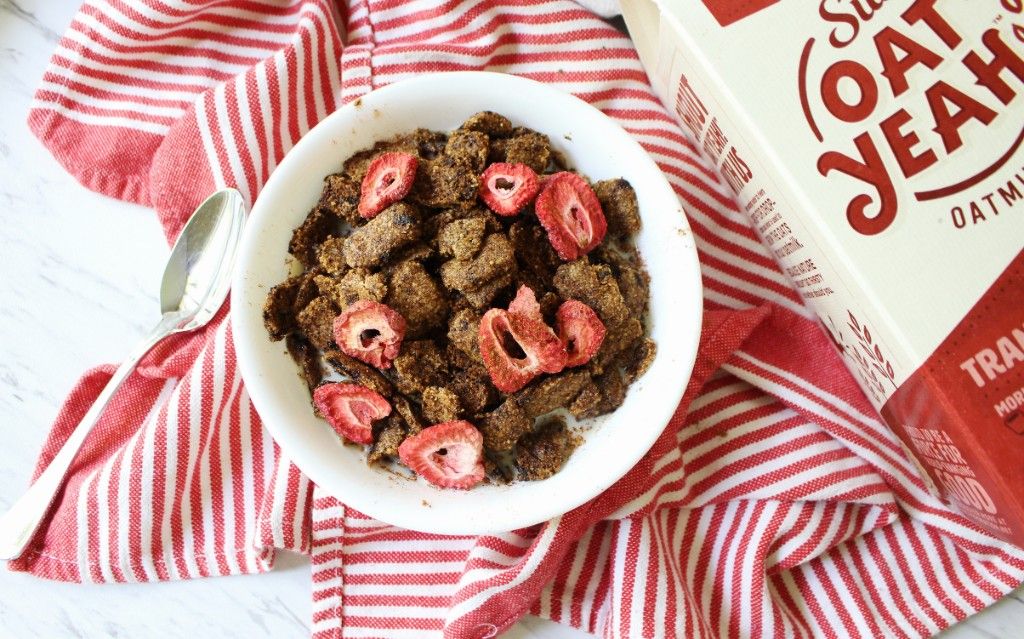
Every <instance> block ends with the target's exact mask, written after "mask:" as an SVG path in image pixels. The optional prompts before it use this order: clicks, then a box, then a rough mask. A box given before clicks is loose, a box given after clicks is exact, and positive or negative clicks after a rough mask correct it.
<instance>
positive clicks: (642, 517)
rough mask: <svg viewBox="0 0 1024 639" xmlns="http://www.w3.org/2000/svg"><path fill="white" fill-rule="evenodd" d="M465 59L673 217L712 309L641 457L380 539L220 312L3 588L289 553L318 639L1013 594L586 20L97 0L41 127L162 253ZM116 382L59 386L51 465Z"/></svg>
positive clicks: (356, 5) (686, 144)
mask: <svg viewBox="0 0 1024 639" xmlns="http://www.w3.org/2000/svg"><path fill="white" fill-rule="evenodd" d="M453 69H486V70H490V71H500V72H505V73H513V74H516V75H521V76H524V77H529V78H533V79H535V80H539V81H541V82H546V83H549V84H551V85H552V86H555V87H557V88H559V89H561V90H564V91H567V92H571V93H573V94H575V95H577V96H579V97H581V98H582V99H584V100H586V101H588V102H589V103H591V104H593V105H595V106H596V107H598V108H600V109H601V110H603V111H604V112H605V113H607V114H608V115H609V116H611V117H612V118H614V119H615V120H617V121H618V122H619V123H621V124H622V126H623V127H625V128H626V129H627V130H628V131H629V132H630V133H631V134H632V135H633V136H634V137H635V138H636V139H637V140H638V141H639V142H640V143H641V144H642V145H643V146H644V148H646V149H647V151H648V152H649V153H650V154H651V156H652V157H653V158H654V159H655V160H656V161H657V162H658V164H659V166H660V167H661V168H662V170H663V171H664V172H665V175H666V176H667V177H668V179H669V180H670V182H671V183H672V185H673V187H674V188H675V190H676V192H677V193H678V195H679V198H680V200H681V201H682V202H683V204H684V206H685V210H686V213H687V215H688V217H689V221H690V225H691V227H692V228H693V231H694V234H695V236H696V240H697V245H698V250H699V254H700V260H701V267H702V273H703V277H704V285H705V303H706V308H707V309H708V311H707V314H706V316H705V323H704V332H703V342H702V348H701V352H700V355H699V357H698V362H697V367H696V369H695V372H694V375H693V379H692V380H691V382H690V384H689V386H688V388H687V392H686V395H685V397H684V400H683V402H682V404H681V405H680V407H679V409H678V410H677V412H676V414H675V416H674V417H673V419H672V421H671V422H670V423H669V424H668V425H667V427H666V429H665V431H664V432H663V434H662V435H661V437H660V438H659V440H658V441H657V443H656V444H655V445H654V447H653V449H652V450H651V452H650V454H648V455H647V456H646V457H645V458H644V459H643V460H642V461H641V462H640V463H639V464H638V465H637V466H636V467H635V468H634V469H633V470H632V471H630V473H628V474H627V475H626V477H624V478H623V479H622V480H620V481H619V482H618V483H616V484H615V485H614V486H613V487H612V488H611V489H609V490H608V491H607V492H605V493H604V494H602V495H601V496H599V497H598V498H596V499H595V500H594V501H593V502H591V503H589V504H586V505H584V506H583V507H581V508H579V509H577V510H574V511H572V512H570V513H567V514H565V515H563V516H561V517H558V518H556V519H554V520H552V521H550V522H547V523H544V524H541V525H538V526H534V527H531V528H528V529H524V530H518V531H512V532H508V533H505V534H502V535H493V536H483V537H449V536H445V537H441V536H432V535H425V534H421V533H414V532H410V531H407V530H401V529H397V528H394V527H392V526H388V525H386V524H384V523H381V522H378V521H374V520H371V519H368V518H367V517H365V516H364V515H362V514H361V513H359V512H356V511H353V510H352V509H350V508H347V507H346V506H345V505H344V503H343V502H341V501H339V500H337V499H336V498H334V497H331V496H329V495H325V494H322V493H321V491H319V490H318V489H317V487H316V486H313V485H311V484H310V482H309V481H308V480H307V479H306V478H305V477H304V476H303V475H302V474H301V473H300V472H299V471H298V470H297V469H296V468H295V467H294V466H293V465H292V464H291V463H290V462H289V461H288V459H287V458H286V457H284V456H283V455H282V453H281V452H280V450H279V449H278V448H277V447H276V446H275V445H274V444H273V442H272V441H271V440H270V439H269V438H268V436H267V433H266V431H265V430H264V429H263V427H262V425H261V423H260V420H259V416H258V415H257V414H256V413H255V412H254V411H253V408H252V404H251V403H250V401H249V397H248V395H247V394H246V389H245V386H244V384H243V383H242V381H241V379H240V377H239V374H238V370H237V367H236V365H235V356H234V351H233V348H232V345H231V336H230V333H231V327H230V323H229V322H228V321H227V312H226V311H225V312H223V313H222V315H221V316H220V317H219V318H218V319H217V320H216V321H214V322H212V323H211V324H210V325H209V327H207V328H206V329H204V330H203V331H202V332H200V333H199V334H195V335H189V336H183V337H179V338H177V339H175V340H173V341H171V342H169V343H167V344H165V345H164V346H163V347H162V348H161V349H160V350H159V351H157V352H155V353H153V354H151V355H150V356H149V357H148V358H147V359H146V360H145V361H144V362H143V366H142V367H140V369H139V371H138V374H136V375H134V376H133V377H132V378H131V379H130V380H129V381H128V382H127V383H126V384H125V386H124V387H123V388H122V390H121V391H120V392H119V393H118V395H117V397H116V398H115V400H114V402H113V404H112V406H111V407H110V409H109V410H108V411H107V412H106V414H105V415H104V418H103V419H102V421H101V423H100V425H99V427H98V429H97V430H96V431H95V433H94V434H93V435H92V436H91V437H90V438H89V441H88V442H87V443H86V446H85V448H84V449H83V452H82V454H81V455H80V456H79V458H78V460H77V461H76V463H75V466H74V468H73V471H72V474H71V479H70V481H69V482H68V485H67V488H66V489H65V491H64V493H63V496H62V498H61V499H60V500H59V502H58V504H57V506H56V509H55V510H54V512H53V514H52V516H51V518H50V519H49V521H48V523H47V525H46V526H45V527H44V528H43V529H42V531H41V533H40V534H39V536H38V537H37V539H36V540H35V542H34V544H33V546H32V548H31V550H30V552H28V553H27V554H26V555H25V556H24V557H23V558H22V559H20V560H18V561H16V562H12V564H11V566H12V567H13V568H14V569H16V570H24V571H29V572H32V573H33V574H36V575H39V576H42V577H48V578H53V579H61V580H67V581H89V582H118V581H154V580H163V579H184V578H191V577H197V576H208V575H225V574H235V573H246V572H260V571H264V570H268V569H270V568H271V567H272V565H273V558H274V552H275V550H277V549H293V550H299V551H302V552H309V553H311V555H312V560H313V573H312V581H313V589H312V600H313V604H312V615H313V617H312V619H313V631H314V633H315V634H316V635H317V636H322V637H395V638H400V637H433V636H446V637H474V638H475V637H493V636H495V635H496V634H498V633H499V632H500V631H502V630H503V629H505V628H507V627H508V626H509V625H511V624H512V623H514V622H515V620H516V619H518V618H519V617H520V616H521V615H523V614H525V613H533V614H537V615H541V616H544V617H548V618H550V619H554V620H556V621H559V622H562V623H566V624H570V625H573V626H575V627H578V628H582V629H584V630H588V631H591V632H593V633H596V634H600V635H602V636H606V637H621V638H627V637H694V636H700V637H705V636H729V637H776V636H779V637H821V636H826V637H877V636H892V637H924V636H929V635H931V634H934V633H935V632H937V631H939V630H940V629H942V628H944V627H946V626H948V625H950V624H951V623H953V622H955V621H957V620H958V619H962V618H963V617H965V616H967V615H969V614H971V613H973V612H975V611H977V610H979V609H981V608H982V607H984V606H986V605H988V604H989V603H991V602H992V601H994V600H995V599H997V598H998V597H1000V596H1001V595H1002V594H1004V593H1006V592H1007V591H1008V590H1010V589H1011V588H1013V587H1014V586H1016V585H1017V584H1018V583H1020V582H1021V580H1022V578H1024V553H1022V552H1021V551H1020V550H1018V549H1015V548H1013V547H1010V546H1008V545H1006V544H1004V543H1002V542H1000V541H998V540H995V539H993V538H991V537H989V536H987V535H986V534H985V533H983V532H981V531H979V530H978V529H977V528H975V527H974V526H972V525H971V524H970V523H969V522H967V521H966V520H965V519H963V518H962V517H961V516H959V515H957V514H955V513H953V512H951V511H950V510H949V509H948V508H947V507H946V506H945V505H944V504H943V503H942V502H940V501H939V500H937V499H936V498H934V497H932V496H931V494H930V493H929V492H928V491H927V489H926V486H925V485H924V483H923V482H922V480H921V478H920V476H919V474H918V473H917V471H916V470H915V467H914V465H913V464H912V463H911V461H910V460H909V459H908V457H907V455H906V454H905V452H904V451H903V450H902V449H901V447H900V445H899V443H898V442H897V441H896V440H895V439H894V438H893V436H892V435H891V434H890V433H889V432H888V431H887V430H886V429H885V428H884V427H883V425H882V424H881V423H880V421H879V419H878V417H877V414H876V413H875V412H874V411H873V410H872V409H871V407H870V405H869V404H868V402H867V401H866V399H865V398H864V396H863V395H862V394H861V392H860V391H859V390H858V388H857V386H856V385H855V383H854V381H853V379H852V378H851V376H850V375H849V373H848V372H847V371H846V369H845V368H844V367H843V365H842V363H841V359H840V357H839V356H838V355H837V354H836V352H835V350H834V348H833V347H832V345H831V342H830V340H829V338H828V337H827V336H825V333H824V332H823V331H822V330H821V328H820V327H819V326H818V325H817V324H816V323H815V322H814V321H813V319H812V315H811V314H810V313H809V312H808V311H807V310H806V309H805V308H804V306H803V305H802V304H801V302H800V299H799V297H798V296H797V294H796V293H795V292H794V291H793V289H792V288H791V286H790V283H789V282H788V281H787V280H786V279H785V277H784V276H783V275H782V274H781V273H780V272H779V270H778V269H777V267H776V266H775V264H774V262H773V260H772V259H771V257H770V256H769V255H768V253H767V252H766V251H765V250H764V249H763V248H762V246H761V244H760V243H759V242H758V240H757V238H756V235H755V234H754V233H753V231H752V230H751V228H750V227H749V225H748V223H747V221H746V219H745V218H744V217H743V215H741V214H740V212H739V209H738V208H737V206H736V204H735V202H734V200H733V197H732V195H731V193H730V192H729V190H728V188H727V187H726V186H725V185H724V183H723V181H722V180H721V179H720V177H719V175H718V174H717V173H716V171H715V169H714V168H713V167H712V166H711V165H710V164H709V163H708V162H707V161H706V160H705V159H704V157H703V156H702V155H701V153H700V151H699V149H698V148H696V146H695V145H694V143H693V140H692V139H690V138H688V137H687V136H686V135H685V134H684V133H683V132H682V131H681V130H680V129H679V128H678V127H677V125H676V124H675V122H674V121H673V120H672V118H671V117H670V116H669V114H668V113H667V112H666V111H665V109H664V108H663V107H662V105H661V104H660V103H659V102H658V101H657V99H656V98H655V97H654V96H653V94H652V92H651V89H650V86H649V84H648V81H647V77H646V75H645V73H644V71H643V69H642V68H641V66H640V64H639V61H638V59H637V56H636V53H635V51H634V49H633V46H632V44H631V43H630V41H629V39H628V38H627V37H625V36H624V35H623V34H622V33H620V32H618V31H617V30H616V29H614V28H613V27H611V26H609V25H608V24H607V23H605V22H604V21H602V20H601V19H599V18H597V17H596V16H595V15H593V14H592V13H590V12H589V11H587V10H585V9H583V8H581V7H580V6H579V5H576V4H574V3H572V2H569V1H567V0H556V1H552V2H540V1H537V0H529V1H526V0H515V1H513V0H504V1H502V0H478V1H473V2H454V1H452V2H443V3H430V2H403V1H400V0H373V1H369V0H350V1H349V2H339V3H337V4H335V3H332V2H328V1H327V0H277V1H274V2H271V1H258V0H90V1H89V2H87V3H86V4H85V5H83V7H82V9H81V11H80V12H79V13H78V15H77V16H76V17H75V19H74V21H73V22H72V24H71V25H70V27H69V29H68V31H67V33H66V34H65V36H64V37H63V38H62V39H61V41H60V43H59V45H58V48H57V51H56V52H55V54H54V56H53V60H52V63H51V65H50V67H49V68H48V69H47V71H46V74H45V76H44V78H43V81H42V85H41V87H40V89H39V92H38V94H37V96H36V100H35V103H34V106H33V109H32V112H31V113H30V115H29V125H30V126H31V127H32V129H33V131H35V133H36V134H37V135H38V136H39V138H40V139H41V140H42V141H43V143H44V144H46V145H47V147H48V148H49V149H50V150H51V151H52V152H53V154H54V155H55V156H56V157H57V159H58V160H59V161H60V162H61V163H62V164H63V165H64V166H65V167H66V168H67V170H68V171H69V172H71V173H72V174H73V175H75V176H76V178H78V179H79V180H80V181H81V182H82V183H83V184H84V185H86V186H87V187H89V188H91V189H94V190H97V191H100V192H102V193H106V194H108V195H111V196H114V197H118V198H122V199H126V200H130V201H133V202H138V203H141V204H145V205H148V206H152V207H154V208H155V209H156V210H157V213H158V215H159V216H160V219H161V221H162V223H163V225H164V228H165V230H166V233H167V237H168V239H171V238H173V237H174V236H175V235H176V234H177V233H178V231H179V230H180V228H181V225H182V223H183V222H184V220H185V219H186V216H187V215H188V213H189V212H191V211H192V210H193V208H194V207H195V205H196V204H197V203H198V202H199V201H200V200H202V199H203V198H204V197H205V196H206V195H207V194H208V193H210V192H211V191H213V190H214V189H217V188H220V187H223V186H228V185H230V186H234V187H236V188H238V189H239V190H240V191H241V192H242V193H243V194H244V195H245V196H246V198H248V199H249V200H250V201H251V200H252V199H253V198H255V197H256V195H257V194H258V193H259V190H260V187H261V186H262V185H263V184H264V183H265V181H266V179H267V177H268V175H269V174H270V173H271V172H272V171H273V169H274V167H275V166H276V164H277V163H278V162H279V161H280V159H281V157H282V156H283V155H284V153H285V152H286V151H287V150H288V149H289V148H291V146H292V145H293V144H294V143H295V141H296V140H297V139H298V138H299V137H300V136H301V135H302V134H303V133H304V132H305V131H307V130H309V128H310V127H312V126H313V125H314V124H316V122H317V121H319V120H320V119H321V118H323V117H324V116H326V115H327V114H328V113H330V112H331V111H332V110H334V109H335V108H337V107H338V106H339V105H340V104H343V103H345V102H347V101H350V100H353V99H355V98H356V97H358V96H360V95H362V94H364V93H365V92H367V91H370V90H371V89H373V88H375V87H378V86H382V85H385V84H388V83H390V82H394V81H397V80H400V79H402V78H405V77H409V76H413V75H416V74H419V73H424V72H428V71H446V70H453ZM665 214H667V215H672V214H675V213H673V212H665ZM840 332H841V330H840ZM837 337H838V338H840V339H841V334H840V335H839V336H837ZM110 373H111V367H101V368H98V369H95V370H93V371H91V372H89V373H87V374H86V375H85V377H84V378H83V379H82V380H81V382H80V383H79V384H78V386H76V388H75V389H74V390H73V391H72V393H71V395H70V396H69V398H68V400H67V403H66V404H65V406H64V408H63V410H62V411H61V413H60V415H59V416H58V419H57V422H56V424H55V425H54V427H53V430H52V432H51V434H50V437H49V439H48V441H47V443H46V445H45V446H44V449H43V452H42V455H41V457H40V460H39V466H40V467H43V466H45V464H46V463H47V461H48V460H49V459H50V458H52V456H53V454H54V452H55V451H56V450H57V448H58V447H59V445H60V443H61V442H62V441H63V440H64V439H65V437H66V436H67V434H68V432H69V430H70V429H71V428H72V427H73V426H74V424H75V423H77V420H78V419H79V418H80V417H81V416H82V415H83V413H84V412H85V410H86V409H87V407H88V406H89V404H90V403H91V402H92V401H93V400H94V398H95V397H96V395H97V394H98V392H99V389H100V388H101V387H102V386H103V384H104V383H105V382H106V380H107V379H109V376H110ZM680 383H683V380H680Z"/></svg>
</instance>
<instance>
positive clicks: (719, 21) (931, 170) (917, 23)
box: [623, 0, 1024, 545]
mask: <svg viewBox="0 0 1024 639" xmlns="http://www.w3.org/2000/svg"><path fill="white" fill-rule="evenodd" d="M623 11H624V14H625V17H626V21H627V24H628V26H629V29H630V32H631V33H632V35H633V38H634V40H635V41H636V43H637V48H638V50H639V52H640V56H641V59H642V61H643V63H644V65H645V66H646V68H647V70H648V74H649V75H650V78H651V81H652V82H653V84H654V87H655V90H656V91H658V93H659V95H660V96H661V98H662V100H663V101H664V103H665V105H666V106H667V107H668V108H669V109H670V110H671V111H674V113H675V114H676V116H677V117H678V119H679V121H680V122H681V124H682V125H683V127H684V128H685V130H687V131H688V132H689V133H691V134H692V135H693V137H694V138H695V139H696V140H697V141H698V142H699V144H700V145H701V147H702V148H703V149H704V150H705V151H706V152H707V154H708V156H709V157H710V158H711V159H712V160H713V161H714V162H716V163H717V165H718V167H719V169H720V171H721V174H722V175H723V176H724V178H725V180H726V182H727V183H728V185H729V187H731V188H732V190H733V191H734V192H735V194H736V199H737V201H738V202H739V203H740V206H741V207H743V208H744V209H745V210H746V212H747V213H748V215H749V217H750V219H751V221H752V222H753V224H754V226H755V227H756V229H757V230H758V232H759V234H760V235H761V238H762V240H763V241H764V243H765V245H766V246H767V247H768V249H769V250H770V251H771V253H772V254H773V255H774V256H775V258H776V259H777V260H778V262H779V264H780V265H781V266H782V268H783V270H784V271H785V272H786V273H787V274H788V275H789V276H790V277H791V279H792V281H793V283H794V285H795V286H796V287H797V289H798V290H799V291H800V293H801V295H802V296H803V297H804V299H805V300H806V301H807V303H808V304H809V305H810V307H811V308H813V309H814V311H815V312H816V313H817V314H818V316H819V317H820V318H821V321H822V324H823V325H824V326H825V327H826V329H827V330H828V331H829V332H830V333H831V334H832V337H833V339H834V340H835V341H836V342H837V344H838V345H839V348H840V350H841V351H842V353H843V356H844V358H845V360H846V363H847V365H848V366H849V367H850V369H851V370H852V371H853V373H854V375H855V376H856V377H857V378H858V380H859V381H860V383H861V385H862V386H863V388H864V390H865V392H866V393H867V395H868V397H869V398H870V399H871V401H872V402H874V404H875V406H876V407H877V408H878V409H879V410H880V412H881V414H882V416H883V417H884V418H885V420H886V421H887V422H888V423H889V425H890V426H891V427H892V429H893V431H894V432H895V433H896V434H897V436H898V437H899V438H900V439H901V440H902V441H903V443H904V444H905V445H906V447H907V448H908V449H909V450H910V451H912V452H913V453H914V456H916V459H917V461H918V463H919V464H920V465H921V466H922V467H923V469H924V471H925V472H926V473H927V476H928V477H929V478H930V479H931V481H932V482H933V483H934V486H935V487H937V490H938V491H939V492H941V494H942V495H943V496H944V498H945V499H947V500H948V501H949V502H950V503H951V504H952V505H953V506H954V507H955V508H958V509H959V510H960V511H961V512H963V513H964V514H965V515H967V516H968V517H970V518H971V519H972V520H974V521H975V522H976V523H977V524H978V525H980V526H982V527H984V528H986V529H987V530H989V531H991V532H992V533H994V534H996V535H998V536H1000V537H1002V538H1004V539H1008V540H1011V541H1013V542H1015V543H1017V544H1018V545H1024V251H1022V249H1024V0H970V1H968V0H623Z"/></svg>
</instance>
